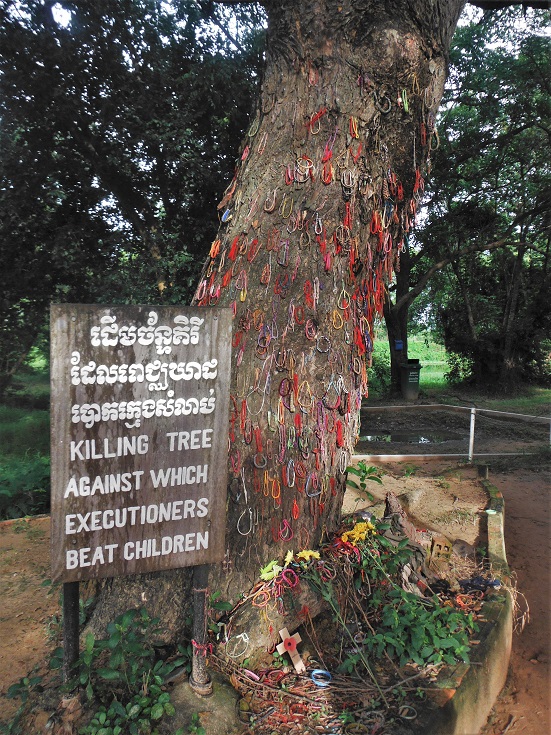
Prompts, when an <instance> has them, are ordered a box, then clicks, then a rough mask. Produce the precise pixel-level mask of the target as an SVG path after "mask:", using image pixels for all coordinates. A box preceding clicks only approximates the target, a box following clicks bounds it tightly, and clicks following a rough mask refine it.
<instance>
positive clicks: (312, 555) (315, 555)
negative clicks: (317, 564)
mask: <svg viewBox="0 0 551 735" xmlns="http://www.w3.org/2000/svg"><path fill="white" fill-rule="evenodd" d="M297 557H298V558H299V559H304V561H310V559H319V558H320V555H319V551H312V549H305V550H304V551H299V552H298V554H297Z"/></svg>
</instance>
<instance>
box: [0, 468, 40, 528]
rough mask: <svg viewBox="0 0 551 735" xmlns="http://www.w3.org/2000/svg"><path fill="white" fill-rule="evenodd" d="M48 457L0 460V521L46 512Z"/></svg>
mask: <svg viewBox="0 0 551 735" xmlns="http://www.w3.org/2000/svg"><path fill="white" fill-rule="evenodd" d="M49 508H50V460H49V459H48V458H47V457H43V456H41V455H38V454H37V455H34V456H27V457H24V458H19V457H9V458H4V459H3V460H1V461H0V520H6V519H8V518H20V517H22V516H27V515H37V514H40V513H47V512H48V511H49Z"/></svg>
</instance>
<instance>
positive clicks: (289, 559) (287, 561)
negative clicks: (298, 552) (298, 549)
mask: <svg viewBox="0 0 551 735" xmlns="http://www.w3.org/2000/svg"><path fill="white" fill-rule="evenodd" d="M294 555H295V552H294V551H288V552H287V555H286V556H285V561H284V562H283V566H284V567H288V566H289V564H290V563H291V562H292V561H293V557H294Z"/></svg>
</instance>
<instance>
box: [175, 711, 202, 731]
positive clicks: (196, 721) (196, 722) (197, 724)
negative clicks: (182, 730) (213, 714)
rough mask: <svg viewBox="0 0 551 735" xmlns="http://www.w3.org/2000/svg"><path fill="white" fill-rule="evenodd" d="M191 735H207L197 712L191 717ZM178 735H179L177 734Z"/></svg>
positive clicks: (189, 729)
mask: <svg viewBox="0 0 551 735" xmlns="http://www.w3.org/2000/svg"><path fill="white" fill-rule="evenodd" d="M188 732H189V733H190V735H205V728H204V727H203V726H202V725H201V719H200V717H199V715H198V714H197V712H194V713H193V714H192V715H191V722H190V723H189V725H188ZM176 735H178V734H177V733H176Z"/></svg>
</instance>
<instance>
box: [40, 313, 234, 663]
mask: <svg viewBox="0 0 551 735" xmlns="http://www.w3.org/2000/svg"><path fill="white" fill-rule="evenodd" d="M231 329H232V317H231V310H230V309H225V308H212V309H197V308H182V307H176V306H167V307H156V306H96V305H94V306H92V305H84V304H63V305H55V306H52V309H51V337H52V339H51V374H52V378H51V384H52V429H51V449H52V452H51V454H52V579H53V580H54V581H56V580H59V581H62V582H64V584H65V586H66V589H68V588H67V584H68V583H75V582H76V583H78V582H80V581H81V580H86V579H97V578H102V577H112V576H120V575H126V574H141V573H149V572H157V571H162V570H165V569H174V568H179V567H187V566H198V565H199V566H203V565H207V564H211V563H214V562H218V561H221V560H222V559H223V557H224V548H225V544H224V541H225V503H226V486H227V442H228V410H229V379H230V358H231ZM77 615H78V591H77ZM69 635H71V634H70V633H69V632H68V633H67V636H69ZM72 635H74V633H73V634H72ZM77 635H78V626H77ZM66 647H67V649H68V650H71V648H72V644H70V643H69V641H68V640H67V641H66ZM77 653H78V642H77Z"/></svg>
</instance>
